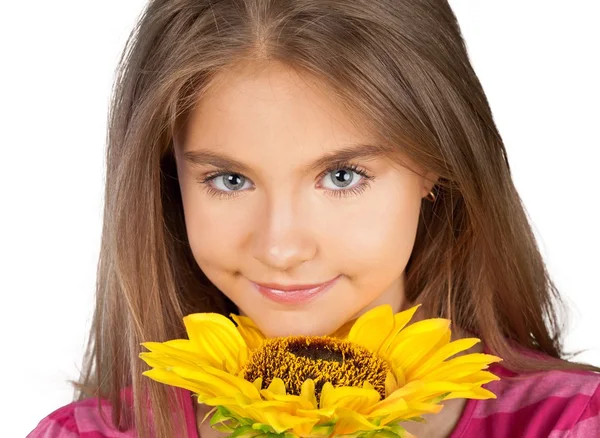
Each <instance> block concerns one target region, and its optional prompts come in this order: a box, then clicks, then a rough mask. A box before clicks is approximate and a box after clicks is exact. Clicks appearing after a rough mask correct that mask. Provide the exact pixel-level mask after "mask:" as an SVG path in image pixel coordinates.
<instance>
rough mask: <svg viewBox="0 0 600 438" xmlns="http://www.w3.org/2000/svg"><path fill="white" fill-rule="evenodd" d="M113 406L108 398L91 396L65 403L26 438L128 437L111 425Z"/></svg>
mask: <svg viewBox="0 0 600 438" xmlns="http://www.w3.org/2000/svg"><path fill="white" fill-rule="evenodd" d="M111 411H112V410H111V405H110V403H109V402H108V401H107V400H104V399H98V398H88V399H85V400H80V401H74V402H71V403H69V404H67V405H65V406H62V407H60V408H58V409H56V410H55V411H53V412H52V413H50V414H49V415H48V416H46V417H44V418H43V419H42V420H41V421H40V422H39V423H38V425H37V426H36V427H35V429H33V430H32V431H31V432H30V433H29V434H28V435H27V437H26V438H125V437H130V436H131V437H133V434H132V433H131V432H120V431H118V430H117V429H116V428H114V427H113V426H112V412H111Z"/></svg>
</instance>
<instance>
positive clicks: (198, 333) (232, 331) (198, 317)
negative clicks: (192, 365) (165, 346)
mask: <svg viewBox="0 0 600 438" xmlns="http://www.w3.org/2000/svg"><path fill="white" fill-rule="evenodd" d="M183 322H184V324H185V327H186V330H187V333H188V336H189V338H190V340H191V341H192V342H193V343H194V344H196V345H197V346H198V349H199V350H200V351H202V352H203V353H205V357H206V359H207V361H208V362H209V364H210V365H211V366H212V367H215V368H220V369H224V370H227V371H229V372H231V373H234V374H235V373H237V372H238V371H239V369H240V367H241V365H242V364H240V360H243V358H240V351H245V350H247V346H246V343H245V341H244V339H243V338H242V336H241V335H240V333H239V332H238V330H237V328H236V327H235V325H234V323H233V322H232V321H230V320H229V319H227V318H226V317H225V316H223V315H220V314H217V313H193V314H191V315H188V316H185V317H184V318H183Z"/></svg>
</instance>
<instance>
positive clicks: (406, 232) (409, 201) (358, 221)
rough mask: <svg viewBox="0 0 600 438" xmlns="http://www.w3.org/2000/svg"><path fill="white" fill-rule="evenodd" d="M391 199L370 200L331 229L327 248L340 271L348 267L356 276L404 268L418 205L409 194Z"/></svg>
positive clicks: (410, 244) (409, 251)
mask: <svg viewBox="0 0 600 438" xmlns="http://www.w3.org/2000/svg"><path fill="white" fill-rule="evenodd" d="M391 195H392V194H388V196H386V195H385V194H381V195H378V196H377V197H374V198H373V199H372V200H371V201H370V202H369V203H368V205H364V206H361V209H360V211H356V212H354V214H353V215H349V217H348V219H347V220H346V221H339V222H337V223H336V226H335V227H331V233H330V234H329V237H328V238H327V239H328V240H330V241H332V242H331V244H330V245H328V248H330V250H331V251H332V252H333V251H335V257H334V256H333V254H331V255H332V259H334V260H339V261H340V262H341V264H340V268H342V269H343V268H344V267H346V268H349V267H352V268H353V271H354V274H356V275H358V274H359V273H360V274H364V273H367V272H381V270H382V269H389V268H390V267H392V268H393V267H398V266H400V267H401V268H402V269H403V268H404V266H405V264H406V262H407V261H408V258H409V257H410V253H411V252H412V248H413V245H414V241H415V237H416V231H417V225H418V220H419V211H420V201H419V199H418V197H416V199H415V196H414V195H412V194H409V193H406V194H403V193H395V194H394V195H395V196H391ZM333 240H335V242H333ZM395 270H396V271H397V269H395ZM397 273H398V274H399V272H397ZM349 274H350V275H352V273H350V272H349Z"/></svg>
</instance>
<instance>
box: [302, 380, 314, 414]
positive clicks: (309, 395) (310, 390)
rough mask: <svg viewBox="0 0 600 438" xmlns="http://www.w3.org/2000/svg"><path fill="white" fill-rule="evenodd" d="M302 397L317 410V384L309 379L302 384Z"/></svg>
mask: <svg viewBox="0 0 600 438" xmlns="http://www.w3.org/2000/svg"><path fill="white" fill-rule="evenodd" d="M300 397H302V398H303V399H305V400H306V401H308V402H309V403H310V404H311V405H312V407H313V408H314V409H317V397H316V395H315V382H314V380H312V379H307V380H305V381H304V382H303V383H302V387H301V389H300Z"/></svg>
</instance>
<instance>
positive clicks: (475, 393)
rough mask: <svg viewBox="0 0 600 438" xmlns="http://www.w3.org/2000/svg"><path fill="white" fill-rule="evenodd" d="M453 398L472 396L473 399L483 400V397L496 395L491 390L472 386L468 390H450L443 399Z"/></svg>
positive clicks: (488, 397)
mask: <svg viewBox="0 0 600 438" xmlns="http://www.w3.org/2000/svg"><path fill="white" fill-rule="evenodd" d="M453 398H473V399H479V400H485V399H490V398H496V395H495V394H494V393H493V392H492V391H489V390H487V389H485V388H481V387H478V386H474V387H473V388H472V389H470V390H469V391H462V392H461V391H457V392H452V393H450V394H449V395H448V396H446V397H445V398H444V400H450V399H453Z"/></svg>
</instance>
